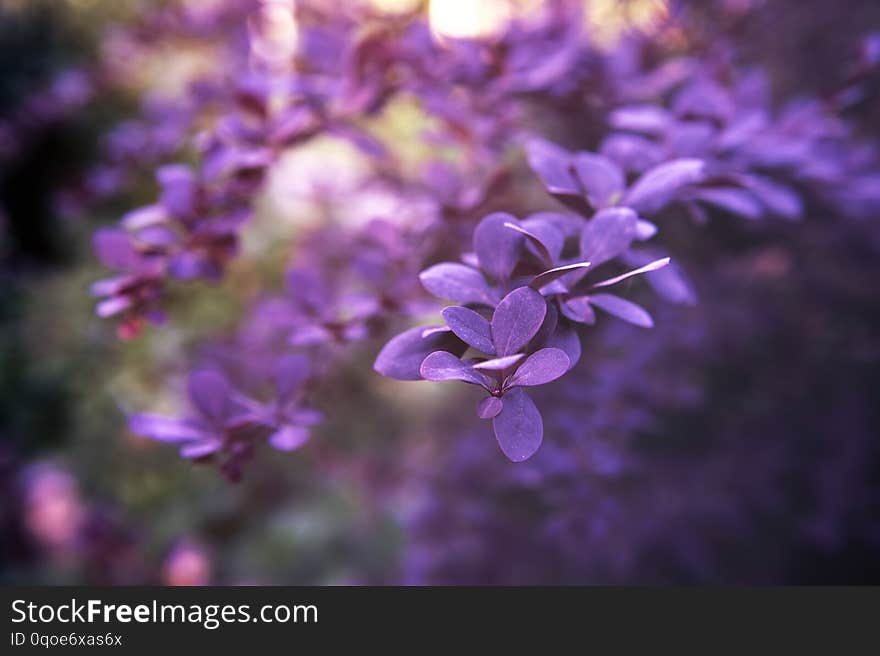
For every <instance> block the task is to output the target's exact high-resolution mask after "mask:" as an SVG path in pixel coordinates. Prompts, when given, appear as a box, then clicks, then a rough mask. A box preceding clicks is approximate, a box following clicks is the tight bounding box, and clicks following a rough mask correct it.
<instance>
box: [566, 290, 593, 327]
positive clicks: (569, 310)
mask: <svg viewBox="0 0 880 656" xmlns="http://www.w3.org/2000/svg"><path fill="white" fill-rule="evenodd" d="M560 307H561V309H562V314H564V315H565V316H566V317H567V318H569V319H571V320H572V321H575V322H577V323H586V324H594V323H596V313H595V312H593V308H592V307H591V306H590V297H589V296H575V297H574V298H568V299H566V300H564V301H563V302H562V304H561V306H560Z"/></svg>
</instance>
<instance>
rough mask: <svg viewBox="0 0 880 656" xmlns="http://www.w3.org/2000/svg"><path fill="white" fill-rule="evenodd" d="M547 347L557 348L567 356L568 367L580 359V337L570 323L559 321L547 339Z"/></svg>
mask: <svg viewBox="0 0 880 656" xmlns="http://www.w3.org/2000/svg"><path fill="white" fill-rule="evenodd" d="M547 348H558V349H559V350H561V351H563V352H564V353H565V354H566V355H567V356H568V361H569V368H571V367H574V366H575V365H576V364H577V363H578V361H579V360H580V359H581V338H580V336H579V335H578V332H577V330H575V329H574V328H573V327H572V325H571V324H570V323H568V322H567V321H560V322H559V325H557V326H556V330H555V331H554V332H553V334H552V335H551V336H550V339H548V340H547Z"/></svg>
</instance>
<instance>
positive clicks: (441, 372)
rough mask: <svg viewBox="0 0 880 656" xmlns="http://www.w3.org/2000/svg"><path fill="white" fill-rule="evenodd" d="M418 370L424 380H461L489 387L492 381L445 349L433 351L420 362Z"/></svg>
mask: <svg viewBox="0 0 880 656" xmlns="http://www.w3.org/2000/svg"><path fill="white" fill-rule="evenodd" d="M419 372H420V373H421V374H422V378H424V379H425V380H433V381H443V380H461V381H464V382H466V383H471V384H472V385H480V386H482V387H485V388H486V389H489V388H490V387H491V385H492V381H491V380H489V378H488V376H486V375H485V374H482V373H480V372H479V371H474V368H473V367H471V366H470V365H468V364H465V363H464V362H462V361H461V359H460V358H458V357H456V356H454V355H453V354H452V353H448V352H447V351H434V352H433V353H431V354H430V355H428V357H426V358H425V360H424V362H422V365H421V367H420V368H419Z"/></svg>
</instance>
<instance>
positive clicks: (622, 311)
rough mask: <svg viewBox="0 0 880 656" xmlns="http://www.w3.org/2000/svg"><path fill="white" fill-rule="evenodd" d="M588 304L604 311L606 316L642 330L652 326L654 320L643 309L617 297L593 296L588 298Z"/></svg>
mask: <svg viewBox="0 0 880 656" xmlns="http://www.w3.org/2000/svg"><path fill="white" fill-rule="evenodd" d="M590 303H592V304H593V305H595V306H596V307H598V308H601V309H602V310H605V311H606V312H607V313H608V314H613V315H614V316H615V317H617V318H618V319H623V320H624V321H628V322H629V323H632V324H635V325H637V326H641V327H642V328H651V327H652V326H653V325H654V320H653V319H651V315H650V314H648V313H647V312H646V311H645V309H644V308H642V307H641V306H639V305H636V304H635V303H633V302H632V301H627V300H625V299H622V298H620V297H619V296H614V295H613V294H595V295H593V296H590Z"/></svg>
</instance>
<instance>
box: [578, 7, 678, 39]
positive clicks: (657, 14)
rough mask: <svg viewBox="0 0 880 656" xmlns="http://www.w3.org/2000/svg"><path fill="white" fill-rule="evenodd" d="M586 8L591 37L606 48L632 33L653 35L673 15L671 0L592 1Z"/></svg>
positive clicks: (585, 14) (586, 19)
mask: <svg viewBox="0 0 880 656" xmlns="http://www.w3.org/2000/svg"><path fill="white" fill-rule="evenodd" d="M584 8H585V13H584V19H585V21H586V23H587V27H588V29H589V31H590V35H591V37H592V38H593V40H594V41H595V42H597V43H599V44H602V45H604V46H608V45H612V44H613V43H615V42H616V41H617V40H618V39H619V38H620V37H621V36H623V35H624V34H625V33H626V32H628V31H630V30H639V31H642V32H652V31H653V30H654V29H655V28H656V27H658V26H659V25H660V23H661V22H662V21H664V20H665V19H666V18H667V17H668V16H669V7H668V0H627V1H625V2H622V1H621V0H590V1H588V2H586V3H584Z"/></svg>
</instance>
